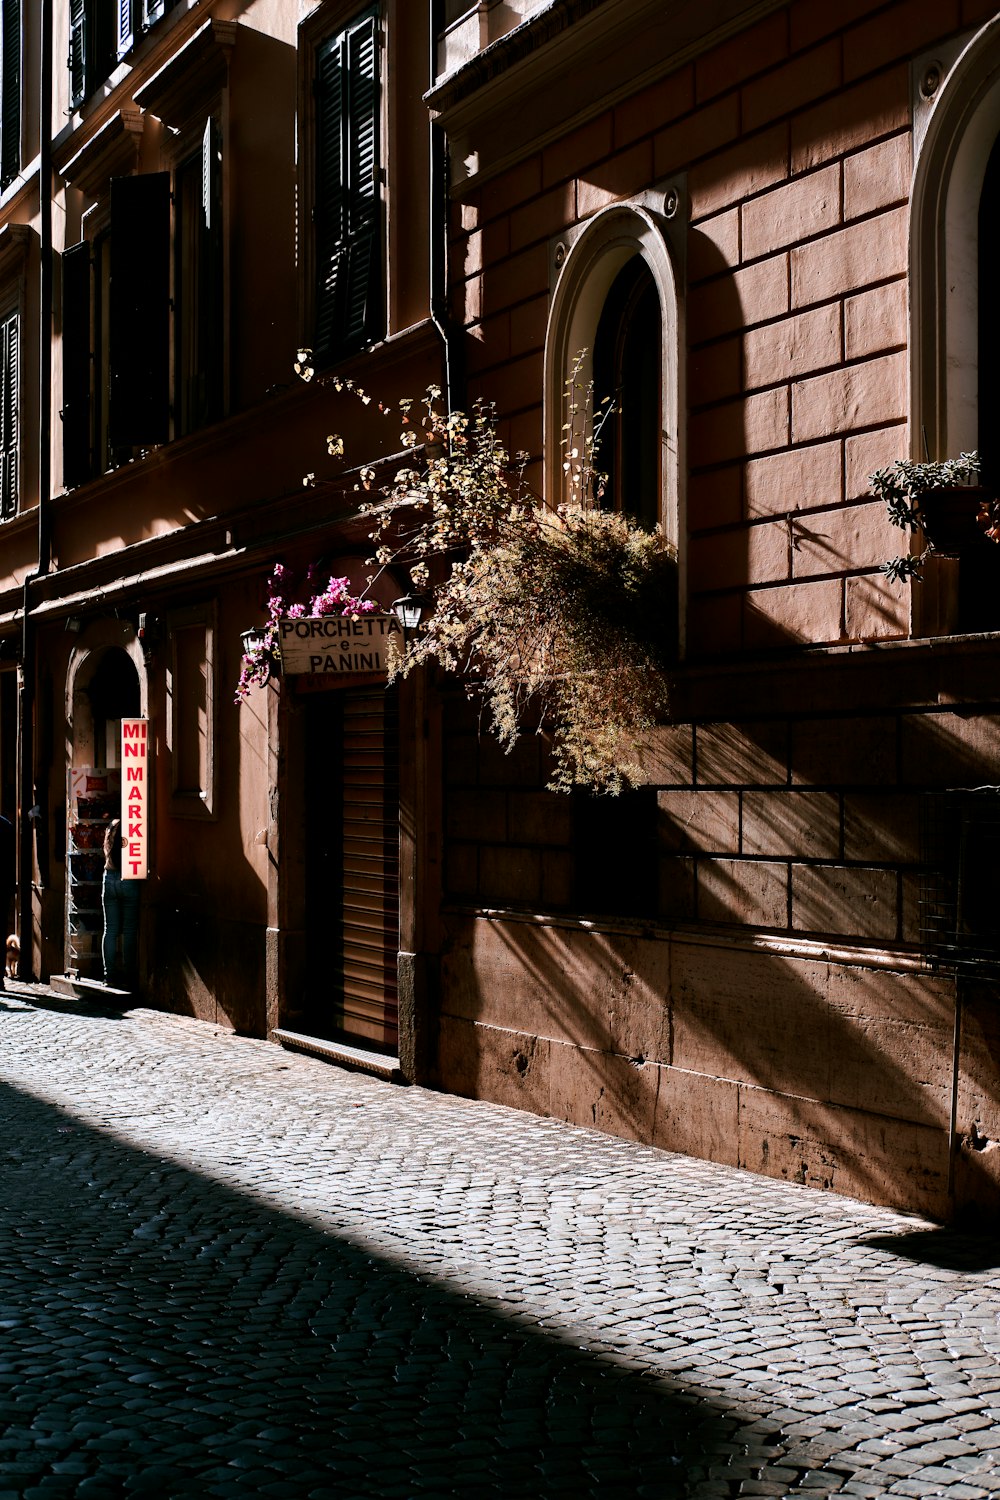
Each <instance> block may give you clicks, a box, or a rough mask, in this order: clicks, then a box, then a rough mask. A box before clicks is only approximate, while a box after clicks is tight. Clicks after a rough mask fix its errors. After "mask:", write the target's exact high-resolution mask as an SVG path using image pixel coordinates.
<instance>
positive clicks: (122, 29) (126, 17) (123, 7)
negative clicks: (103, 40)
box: [115, 0, 135, 60]
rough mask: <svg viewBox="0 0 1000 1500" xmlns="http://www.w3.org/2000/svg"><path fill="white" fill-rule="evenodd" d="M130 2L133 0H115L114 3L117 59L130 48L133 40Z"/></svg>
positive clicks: (133, 31) (133, 29)
mask: <svg viewBox="0 0 1000 1500" xmlns="http://www.w3.org/2000/svg"><path fill="white" fill-rule="evenodd" d="M132 4H133V0H116V3H115V57H117V58H118V59H119V60H120V59H121V58H123V57H124V56H125V54H126V52H129V51H130V50H131V48H132V46H133V44H134V42H135V26H134V24H133V21H132Z"/></svg>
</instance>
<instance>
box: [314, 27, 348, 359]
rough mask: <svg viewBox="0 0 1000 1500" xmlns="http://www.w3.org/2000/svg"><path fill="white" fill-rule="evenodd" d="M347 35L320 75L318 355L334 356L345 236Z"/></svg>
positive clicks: (330, 46)
mask: <svg viewBox="0 0 1000 1500" xmlns="http://www.w3.org/2000/svg"><path fill="white" fill-rule="evenodd" d="M346 43H347V39H346V37H343V36H338V37H334V38H333V40H332V41H329V42H327V43H326V44H325V46H324V47H323V48H322V49H321V50H320V53H319V56H318V58H317V76H316V207H315V211H314V219H315V224H316V333H315V339H314V343H315V348H316V355H317V358H320V359H325V358H327V357H328V356H329V354H330V351H331V349H332V347H333V344H334V339H335V330H336V323H337V306H338V301H339V298H338V289H339V286H340V282H341V279H342V278H341V262H342V254H341V250H342V246H343V243H344V234H345V218H344V189H345V186H346V177H347V173H346V163H345V162H344V160H343V135H344V111H345V107H346V89H345V86H344V83H345V71H346V68H345V62H346V50H347V48H346Z"/></svg>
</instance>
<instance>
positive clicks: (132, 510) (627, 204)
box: [0, 0, 1000, 1216]
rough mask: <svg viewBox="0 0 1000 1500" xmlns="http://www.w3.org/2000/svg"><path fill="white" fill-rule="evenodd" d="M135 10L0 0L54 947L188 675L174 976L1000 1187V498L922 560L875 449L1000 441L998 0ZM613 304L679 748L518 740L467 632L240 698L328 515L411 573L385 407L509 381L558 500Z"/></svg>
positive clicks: (20, 805) (618, 385) (41, 886)
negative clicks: (496, 710) (954, 542)
mask: <svg viewBox="0 0 1000 1500" xmlns="http://www.w3.org/2000/svg"><path fill="white" fill-rule="evenodd" d="M118 11H119V14H118V17H117V20H116V21H115V23H114V25H112V24H111V23H110V22H109V21H108V20H107V17H106V12H105V9H104V8H103V7H99V6H97V5H90V4H89V3H87V0H66V3H65V4H63V3H61V0H3V5H2V6H0V42H2V45H0V56H2V68H3V72H2V77H0V177H2V181H0V331H2V336H3V341H2V360H3V392H2V402H0V406H2V414H0V449H2V469H0V472H2V482H3V489H2V513H3V519H2V522H0V541H2V546H0V805H2V807H3V808H4V810H9V811H10V812H12V813H13V814H14V815H15V817H16V819H17V824H18V830H19V848H20V858H19V915H18V921H19V928H20V933H21V939H22V968H23V972H24V973H25V974H29V973H31V974H35V975H37V976H40V977H44V978H48V979H52V980H53V981H55V980H57V979H60V978H61V980H62V982H63V983H64V984H65V986H66V987H67V988H68V989H69V990H71V991H75V992H81V991H82V992H86V986H87V981H88V980H90V981H91V982H93V981H94V980H95V979H97V978H98V977H99V960H98V951H99V946H100V911H99V868H98V867H97V866H98V861H97V857H96V853H95V850H96V843H95V840H96V838H97V833H96V832H95V830H97V829H99V827H100V824H101V821H102V819H103V816H104V813H105V812H106V810H107V806H108V801H107V799H109V798H111V797H113V796H114V794H115V792H116V790H117V791H118V792H119V793H120V780H121V776H122V773H123V769H124V770H127V768H123V767H122V764H121V741H120V727H119V726H120V723H121V721H122V720H123V719H126V720H128V719H140V720H144V721H145V722H146V728H147V730H148V744H149V767H150V778H151V779H150V797H149V805H148V827H147V830H146V831H147V833H148V849H147V852H148V861H149V869H148V877H147V879H146V880H145V881H143V883H142V885H143V889H142V902H141V928H140V968H141V971H142V976H143V989H144V993H145V995H146V996H147V997H148V999H149V1000H150V1001H151V1002H152V1003H155V1004H158V1005H162V1006H165V1007H168V1008H173V1009H177V1010H181V1011H184V1012H187V1013H190V1014H193V1015H196V1016H199V1017H202V1018H204V1019H208V1020H212V1021H214V1022H216V1023H218V1024H222V1025H224V1026H229V1027H232V1028H234V1029H237V1030H240V1031H244V1032H248V1033H251V1034H256V1035H270V1036H272V1037H275V1038H276V1039H278V1040H283V1041H284V1042H285V1043H286V1044H288V1045H300V1046H306V1047H311V1048H313V1049H314V1050H318V1051H325V1052H329V1053H333V1054H337V1055H341V1056H344V1057H346V1058H347V1059H348V1060H350V1061H352V1062H354V1063H355V1064H359V1063H366V1065H369V1066H372V1067H376V1068H378V1067H382V1068H383V1070H384V1071H398V1072H399V1073H401V1074H402V1075H403V1076H404V1077H407V1078H410V1079H413V1080H416V1081H419V1082H423V1083H427V1084H430V1085H432V1086H436V1087H441V1088H444V1089H447V1090H450V1091H454V1092H459V1093H463V1094H469V1095H474V1096H477V1097H482V1098H488V1099H494V1100H498V1101H500V1102H503V1103H506V1104H511V1105H514V1106H516V1107H520V1108H527V1109H531V1110H536V1111H538V1112H541V1113H545V1114H551V1115H554V1116H556V1117H558V1118H563V1119H569V1120H573V1121H576V1122H579V1123H582V1124H587V1125H592V1126H596V1127H597V1128H599V1129H602V1130H608V1131H611V1132H614V1133H616V1134H619V1135H623V1136H626V1137H628V1138H630V1139H636V1140H641V1141H647V1142H652V1143H653V1144H656V1145H658V1146H662V1147H666V1148H669V1149H674V1150H679V1151H684V1152H689V1153H692V1154H696V1155H701V1156H705V1157H709V1158H712V1159H715V1160H719V1161H723V1162H727V1163H732V1164H736V1165H740V1166H744V1167H748V1168H750V1169H752V1170H755V1171H759V1172H764V1173H768V1174H771V1175H777V1176H785V1177H789V1178H792V1179H795V1180H797V1181H801V1182H806V1183H810V1184H813V1185H815V1186H817V1187H826V1188H832V1189H834V1190H837V1191H842V1192H846V1193H850V1194H855V1195H857V1196H860V1197H865V1198H871V1199H874V1200H876V1201H881V1202H888V1203H892V1204H896V1205H900V1206H903V1207H908V1208H912V1209H916V1210H920V1211H924V1212H928V1213H931V1214H934V1215H938V1216H947V1215H949V1214H951V1213H954V1212H956V1211H961V1210H965V1209H971V1208H975V1209H979V1210H982V1211H985V1212H994V1213H995V1211H996V1209H997V1206H998V1204H1000V1166H998V1162H1000V1151H998V1149H997V1146H998V1143H1000V1088H998V1078H997V1058H998V1055H1000V1027H998V1022H997V1019H996V1006H995V998H996V980H995V974H996V970H995V967H994V960H995V958H996V954H997V950H998V949H1000V943H998V941H997V939H998V933H997V922H996V919H995V917H994V916H993V915H992V912H993V908H994V907H995V905H996V902H995V901H994V900H993V882H994V881H995V875H994V865H995V861H994V859H993V850H994V842H993V837H992V829H993V827H994V826H996V824H997V822H998V821H1000V819H998V818H997V816H996V814H995V812H994V795H993V792H992V791H990V790H980V789H982V788H995V786H996V784H997V783H1000V771H998V768H997V757H998V749H1000V718H998V712H1000V695H998V691H997V687H996V681H995V678H996V673H995V663H996V648H997V640H998V637H997V635H996V634H995V631H996V629H997V628H998V627H1000V618H998V617H997V605H996V600H997V598H998V597H1000V594H998V588H997V584H998V582H1000V548H996V547H994V546H993V545H992V544H991V543H990V542H989V541H987V540H986V539H985V537H984V536H983V534H982V533H981V532H979V533H977V534H976V535H975V537H974V542H975V545H972V546H970V547H968V548H965V549H964V550H954V549H953V550H952V551H950V552H948V553H947V554H938V555H934V556H931V557H929V558H928V559H927V561H926V563H925V565H924V568H923V579H922V581H920V582H905V581H904V582H903V583H898V582H894V581H893V580H892V579H890V578H889V577H887V575H886V574H885V573H884V572H883V571H882V569H881V565H882V563H883V562H884V561H885V560H886V559H887V558H888V557H891V556H892V555H893V554H894V553H897V552H899V551H900V550H904V549H905V546H906V543H905V540H904V539H903V538H902V533H900V532H899V531H897V530H895V529H894V528H893V527H892V526H891V525H890V524H889V520H888V518H887V515H886V511H885V508H884V506H883V505H882V503H881V502H880V501H879V500H877V499H876V498H875V497H874V495H873V494H872V489H871V484H870V480H869V475H870V474H871V473H872V472H873V471H875V470H876V469H879V468H882V467H884V466H886V465H887V464H891V463H892V462H893V461H895V460H896V459H901V458H904V457H913V458H917V459H922V458H933V459H939V458H944V457H947V456H957V455H958V454H959V453H961V452H963V451H969V450H972V449H978V450H979V451H980V452H981V454H982V458H983V465H984V468H983V481H984V484H985V485H986V487H987V491H988V492H989V491H990V489H991V487H992V490H993V492H994V493H995V486H996V478H995V474H996V466H997V459H996V457H995V455H994V454H993V451H992V450H993V446H994V439H993V431H992V423H991V421H990V415H989V413H990V409H991V398H992V387H993V376H992V374H991V369H992V362H991V361H990V359H989V357H988V352H987V351H988V347H989V345H988V340H989V338H990V335H991V330H992V326H993V322H994V319H995V311H994V308H993V299H992V293H991V292H990V291H989V287H990V284H991V280H992V278H991V277H990V276H989V274H988V272H987V271H986V269H985V268H986V265H987V260H986V257H987V255H988V249H987V246H988V244H989V239H990V226H991V222H992V215H993V213H994V211H995V205H996V203H997V202H1000V197H998V185H997V177H998V168H997V165H996V162H997V157H998V155H1000V153H997V152H996V151H995V150H994V147H995V143H996V141H997V138H998V136H1000V105H998V96H997V89H998V87H1000V85H997V84H996V83H995V77H996V73H997V63H998V61H1000V12H997V11H996V10H995V9H994V7H991V6H988V5H983V4H978V3H976V0H945V3H937V4H935V5H934V6H927V5H925V4H923V3H921V0H884V3H876V0H852V3H851V4H850V5H844V6H840V7H836V8H830V7H822V6H818V5H816V4H814V3H811V0H756V3H753V4H750V3H747V0H712V3H711V4H708V5H701V6H699V7H690V6H664V5H662V4H660V3H653V0H518V3H516V4H507V3H504V4H501V3H497V0H481V3H479V4H477V5H466V4H463V3H460V0H448V3H444V4H430V3H429V4H428V5H426V6H425V5H413V4H408V3H403V0H382V3H378V4H359V3H346V0H318V3H307V0H301V3H298V4H295V5H292V4H285V3H274V0H248V3H238V0H229V3H227V4H222V3H198V0H175V3H173V4H170V3H168V0H133V3H132V4H131V6H122V7H119V8H118ZM102 27H103V28H109V27H110V29H102ZM981 266H982V268H983V269H982V270H981ZM300 348H308V349H310V350H311V351H312V352H311V355H310V357H309V363H310V367H311V368H315V369H316V371H317V378H316V379H314V380H313V381H311V382H303V381H302V380H300V379H298V378H297V377H296V375H295V373H294V370H293V361H294V360H295V352H296V350H297V349H300ZM581 354H582V356H583V360H584V373H585V375H586V376H588V377H591V376H592V377H593V379H594V381H595V383H596V385H597V387H598V389H599V390H606V391H608V392H612V393H614V394H616V395H617V396H618V398H619V406H620V416H619V418H618V419H616V432H615V437H614V444H615V447H614V450H613V451H614V454H615V462H614V465H613V474H612V482H611V485H610V492H609V501H608V503H612V504H614V505H615V506H616V507H617V508H620V509H622V510H623V511H625V512H626V513H628V514H630V515H632V516H633V517H634V518H635V519H636V520H637V521H638V522H640V523H641V524H643V525H645V526H647V527H650V528H652V527H657V528H659V529H660V530H661V531H662V533H663V534H664V536H665V537H666V538H667V539H668V541H669V543H670V544H671V546H672V547H673V548H674V549H675V551H676V557H677V590H676V598H671V599H669V600H667V599H665V600H664V606H663V607H664V611H665V612H669V614H670V621H671V628H672V630H673V631H674V633H675V638H676V650H675V657H676V661H675V665H674V667H673V669H672V671H671V673H670V681H669V694H670V712H669V715H668V717H667V721H666V722H664V723H663V724H662V725H661V726H660V727H659V728H658V729H657V730H656V731H655V732H654V733H652V734H651V735H650V736H649V737H648V740H647V742H646V743H644V744H643V746H642V747H641V752H642V763H643V767H644V782H645V784H644V785H641V786H639V787H638V788H637V789H635V790H633V791H630V792H628V793H626V794H623V795H622V796H621V797H620V798H595V797H592V796H585V795H582V794H573V795H571V796H565V795H558V794H556V793H554V792H551V791H548V790H546V781H547V779H548V770H547V746H546V740H545V736H544V735H535V734H525V735H524V736H523V737H522V738H521V740H520V741H519V743H518V745H517V747H516V748H515V751H514V753H513V754H512V755H510V756H506V755H504V754H503V753H502V752H501V751H500V750H499V749H498V748H497V746H496V745H495V744H494V743H493V742H492V741H491V740H490V739H489V738H488V737H487V736H484V735H483V734H482V733H481V730H480V724H479V720H478V717H477V715H476V713H475V710H474V708H473V707H470V705H469V704H468V703H467V702H466V700H465V698H464V695H463V693H462V691H461V688H460V685H458V684H456V683H454V682H451V681H448V680H447V679H444V678H441V679H434V678H432V677H431V676H430V674H427V673H424V674H423V675H421V676H414V677H411V678H409V679H407V680H406V681H405V682H404V683H403V684H401V685H400V686H399V687H398V688H396V689H392V690H390V691H389V692H387V691H386V689H385V687H384V686H383V685H381V684H379V683H378V682H372V681H370V680H367V679H366V678H365V677H364V676H363V675H361V676H350V675H348V676H342V677H338V678H337V679H336V681H335V683H331V680H330V679H329V678H327V677H326V676H324V675H323V674H318V673H309V672H306V673H286V674H285V675H284V676H280V677H275V678H274V679H273V680H272V681H270V682H269V683H268V684H267V686H266V687H264V688H261V689H257V690H253V691H251V693H250V694H249V695H248V696H247V698H246V699H245V701H243V702H242V703H241V704H239V705H237V704H235V703H234V702H233V691H234V688H235V685H236V681H237V678H238V675H239V670H240V656H241V650H242V647H241V642H240V635H241V632H243V631H245V630H248V629H250V628H252V627H256V626H260V625H261V624H262V622H263V621H264V619H265V617H266V609H267V598H268V595H267V591H266V587H265V583H264V580H265V578H266V577H267V575H268V574H269V573H270V571H271V570H272V568H273V567H274V566H275V564H278V563H280V564H281V565H282V566H283V567H284V568H285V569H287V570H288V571H289V573H291V574H297V575H304V574H305V571H306V569H307V568H308V567H309V566H313V567H314V568H316V569H318V570H319V573H320V576H321V577H322V579H323V580H324V581H325V579H326V578H327V577H344V578H346V579H348V581H349V584H350V586H351V588H352V589H355V590H360V589H361V588H363V587H364V584H365V580H366V578H367V574H368V571H369V570H368V568H367V566H366V562H365V559H366V556H367V553H368V550H369V545H368V538H367V534H366V532H367V523H365V522H364V521H362V520H360V519H359V517H358V514H357V501H358V493H357V485H358V483H359V482H361V481H360V479H359V475H360V471H361V469H362V468H365V467H367V466H369V465H371V466H373V467H374V468H375V470H376V474H377V475H380V476H381V475H385V476H389V475H391V474H392V472H393V468H394V464H395V463H396V461H397V458H398V455H397V454H396V449H397V447H398V436H399V434H398V430H397V428H396V426H395V425H394V424H393V423H392V422H386V420H385V418H384V416H383V414H382V413H381V412H380V411H379V410H378V403H379V402H381V403H382V404H383V405H385V406H389V407H392V406H393V405H394V403H395V402H396V401H397V399H398V398H399V397H400V396H403V395H410V396H414V395H417V396H419V394H420V393H421V391H423V390H424V388H425V387H426V386H427V385H428V384H431V383H434V384H438V385H440V386H441V387H442V388H443V390H444V391H445V393H446V395H447V396H448V398H449V399H451V400H452V402H453V403H454V404H455V405H459V406H462V405H467V404H468V403H469V402H470V401H472V400H473V399H475V398H476V397H477V396H480V395H482V396H484V397H487V398H488V399H490V400H493V401H494V402H495V403H496V405H497V409H498V412H499V415H500V418H501V424H502V432H503V435H504V437H505V438H506V439H507V440H508V443H509V446H510V448H511V449H512V450H514V449H523V450H525V451H526V452H527V453H528V454H529V455H530V459H531V463H530V467H529V477H530V479H531V482H532V484H533V486H534V488H535V489H536V491H537V492H538V493H539V494H540V495H542V496H543V497H544V499H545V502H546V503H547V504H551V505H557V504H559V503H561V502H562V501H563V500H564V499H565V498H566V496H565V494H564V493H563V488H562V486H563V477H562V474H563V471H562V464H561V457H562V455H561V447H560V440H561V433H562V431H563V424H564V421H565V418H566V412H565V409H564V406H563V401H564V391H565V385H566V379H567V376H568V373H569V372H570V370H571V369H572V368H573V365H574V362H575V361H576V360H577V358H578V357H579V356H580V355H581ZM300 363H301V361H300ZM324 376H340V377H342V378H345V379H346V378H350V379H352V380H354V381H356V382H359V383H361V384H362V385H363V386H364V388H365V390H366V391H368V392H371V393H372V394H373V396H375V398H376V400H375V401H374V402H373V403H372V404H371V405H370V406H365V405H364V404H362V403H360V402H358V401H357V400H356V399H354V398H349V397H348V396H346V395H343V396H342V395H338V393H337V391H336V390H335V388H334V387H333V386H332V385H331V384H330V383H324V380H323V377H324ZM331 432H336V433H342V434H344V436H345V442H346V458H345V459H344V460H343V461H337V460H335V459H334V458H333V457H332V456H331V455H329V454H328V453H327V449H326V440H325V435H326V434H327V433H331ZM407 587H408V585H407V578H406V576H405V575H403V574H402V573H399V574H394V573H393V572H392V571H391V570H390V571H388V572H387V573H386V574H384V575H383V576H382V577H380V579H379V580H378V582H377V583H376V585H375V597H376V599H377V602H378V603H379V605H380V606H381V607H382V608H383V609H385V610H388V608H389V606H390V605H391V603H392V601H393V600H394V599H395V598H397V597H398V596H399V595H402V594H405V593H406V592H407ZM368 1054H370V1055H368Z"/></svg>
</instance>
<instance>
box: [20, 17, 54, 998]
mask: <svg viewBox="0 0 1000 1500" xmlns="http://www.w3.org/2000/svg"><path fill="white" fill-rule="evenodd" d="M40 20H41V37H40V39H39V40H40V46H39V54H40V56H39V80H38V135H39V142H38V213H39V239H40V241H41V252H40V253H41V264H40V267H39V284H38V291H39V297H38V301H39V307H38V327H39V332H38V562H37V566H36V567H35V568H34V570H33V571H32V572H30V573H28V574H26V576H25V579H24V585H23V595H22V604H21V670H20V681H19V696H20V703H19V720H20V729H21V734H20V784H19V787H18V800H19V804H20V819H19V823H18V862H17V873H18V896H17V906H18V922H19V925H20V932H21V957H20V960H19V965H18V973H19V974H20V977H21V978H22V979H30V978H31V977H32V948H33V943H32V920H31V919H32V870H33V863H34V840H33V837H32V832H33V828H34V820H33V819H32V818H31V817H29V812H30V809H31V808H33V807H34V805H35V782H34V767H35V734H34V707H35V673H36V662H35V639H34V631H33V629H32V622H31V585H32V583H33V582H34V581H35V580H36V579H38V578H44V577H45V575H46V574H47V573H48V571H49V568H50V565H51V561H52V547H51V535H50V531H49V519H50V518H49V493H50V490H51V487H52V455H51V432H50V423H51V418H52V0H42V6H41V17H40ZM43 833H44V830H43Z"/></svg>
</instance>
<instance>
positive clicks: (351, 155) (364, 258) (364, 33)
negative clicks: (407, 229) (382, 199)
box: [344, 15, 380, 346]
mask: <svg viewBox="0 0 1000 1500" xmlns="http://www.w3.org/2000/svg"><path fill="white" fill-rule="evenodd" d="M348 53H349V69H350V72H349V75H348V76H349V78H350V88H351V100H350V111H349V115H348V121H347V139H348V161H349V163H350V174H349V191H348V197H347V219H348V236H349V239H350V247H351V250H350V260H349V266H348V285H347V306H346V308H345V316H344V338H345V339H346V341H347V342H348V343H349V344H350V345H351V346H354V345H356V344H359V343H363V342H366V341H367V340H368V339H370V338H373V337H374V336H375V334H376V333H377V330H378V323H379V321H380V319H379V311H380V308H379V302H380V298H379V286H378V280H377V277H376V275H375V269H376V254H375V251H376V245H377V241H378V233H379V192H378V179H379V172H378V89H377V87H376V71H377V66H378V29H377V25H376V19H375V16H374V15H370V16H365V17H363V18H362V20H361V21H360V22H359V23H358V24H357V25H356V26H355V27H354V28H353V29H352V31H351V32H350V35H349V38H348Z"/></svg>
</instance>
